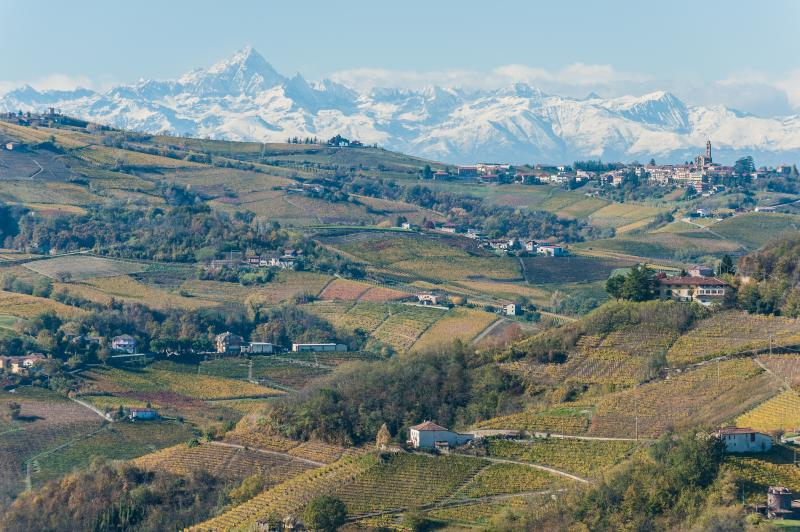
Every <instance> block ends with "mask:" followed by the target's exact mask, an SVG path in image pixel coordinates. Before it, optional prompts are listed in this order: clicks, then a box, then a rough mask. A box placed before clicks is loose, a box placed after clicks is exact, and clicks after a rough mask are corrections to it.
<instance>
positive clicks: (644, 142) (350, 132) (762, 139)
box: [0, 47, 800, 164]
mask: <svg viewBox="0 0 800 532" xmlns="http://www.w3.org/2000/svg"><path fill="white" fill-rule="evenodd" d="M47 107H56V108H58V109H60V110H61V111H62V112H64V113H67V114H70V115H73V116H78V117H81V118H85V119H89V120H92V121H96V122H99V123H103V124H108V125H111V126H114V127H119V128H127V129H132V130H137V131H143V132H149V133H158V132H169V133H172V134H180V135H184V134H185V135H191V136H195V137H209V138H214V139H227V140H255V141H260V142H267V141H272V142H282V141H285V140H286V139H287V138H288V137H295V136H297V137H301V138H303V137H318V138H320V139H327V138H329V137H332V136H334V135H336V134H341V135H343V136H345V137H348V138H353V139H359V140H361V141H362V142H364V143H368V144H373V143H377V144H379V145H380V146H382V147H385V148H388V149H392V150H397V151H402V152H405V153H409V154H413V155H418V156H422V157H427V158H430V159H435V160H440V161H445V162H450V163H467V162H476V161H485V162H489V161H491V162H511V163H523V162H528V163H530V162H571V161H573V160H576V159H587V158H594V159H596V158H601V159H603V160H605V161H611V160H621V161H632V160H637V159H638V160H640V161H647V160H650V158H651V157H652V158H655V159H656V160H657V162H681V161H684V160H688V159H690V158H692V157H693V156H694V155H695V154H696V153H700V151H701V150H702V149H703V148H704V146H705V142H706V140H707V139H710V140H711V142H712V144H713V146H714V155H715V159H716V160H719V161H720V162H725V163H731V162H732V161H733V160H734V159H735V158H736V157H739V156H742V155H752V156H753V157H754V158H755V159H756V163H758V164H761V163H764V164H778V163H783V162H794V161H797V159H798V155H800V115H793V116H785V117H758V116H754V115H752V114H748V113H743V112H740V111H737V110H734V109H730V108H726V107H724V106H706V107H701V106H693V105H687V104H685V103H684V102H682V101H681V100H680V99H678V98H677V97H676V96H674V95H673V94H671V93H669V92H664V91H657V92H652V93H649V94H645V95H641V96H623V97H616V98H601V97H599V96H597V95H596V94H590V95H588V96H587V97H585V98H582V99H581V98H571V97H565V96H558V95H554V94H545V93H543V92H542V91H540V90H538V89H537V88H535V87H532V86H530V85H527V84H522V83H517V84H513V85H511V86H507V87H503V88H500V89H497V90H480V91H478V90H475V91H471V90H465V89H458V88H452V87H438V86H437V87H428V88H423V89H418V90H412V89H404V88H374V89H370V90H368V91H358V90H356V89H353V88H350V87H347V86H345V85H342V84H340V83H337V82H334V81H331V80H328V79H326V80H322V81H319V82H308V81H306V80H305V79H304V78H303V77H302V76H301V75H300V74H297V75H295V76H294V77H291V78H290V77H286V76H283V75H282V74H280V73H279V72H277V71H276V70H275V69H274V68H273V67H272V66H271V65H270V64H269V63H268V62H267V61H266V60H265V59H264V58H263V57H262V56H261V55H260V54H259V53H258V52H257V51H256V50H254V49H253V48H251V47H247V48H245V49H243V50H241V51H239V52H237V53H236V54H234V55H233V56H232V57H231V58H230V59H228V60H226V61H222V62H220V63H217V64H215V65H213V66H211V67H209V68H203V69H197V70H193V71H191V72H189V73H187V74H185V75H183V76H182V77H180V78H178V79H176V80H167V81H158V80H142V81H139V82H137V83H134V84H128V85H120V86H116V87H113V88H112V89H110V90H107V91H104V92H97V91H92V90H89V89H84V88H78V89H75V90H72V91H37V90H35V89H33V88H32V87H30V86H28V85H26V86H24V87H22V88H19V89H16V90H12V91H10V92H7V93H6V94H4V95H3V96H2V97H0V111H18V110H22V111H41V110H43V109H45V108H47Z"/></svg>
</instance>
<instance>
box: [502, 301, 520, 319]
mask: <svg viewBox="0 0 800 532" xmlns="http://www.w3.org/2000/svg"><path fill="white" fill-rule="evenodd" d="M503 312H505V313H506V316H519V315H521V314H522V307H521V306H519V305H517V304H516V303H509V304H508V305H506V306H505V307H503Z"/></svg>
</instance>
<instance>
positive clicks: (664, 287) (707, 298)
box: [657, 276, 730, 306]
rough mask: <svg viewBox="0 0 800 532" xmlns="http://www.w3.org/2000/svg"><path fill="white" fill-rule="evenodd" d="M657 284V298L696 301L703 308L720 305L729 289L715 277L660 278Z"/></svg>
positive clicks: (726, 284)
mask: <svg viewBox="0 0 800 532" xmlns="http://www.w3.org/2000/svg"><path fill="white" fill-rule="evenodd" d="M657 282H658V295H659V298H661V299H674V300H675V301H697V302H698V303H700V304H701V305H705V306H709V305H714V304H718V303H722V301H723V300H724V299H725V293H726V292H727V291H728V290H729V289H730V285H728V283H726V282H725V281H723V280H721V279H717V278H716V277H692V276H678V277H661V278H658V279H657Z"/></svg>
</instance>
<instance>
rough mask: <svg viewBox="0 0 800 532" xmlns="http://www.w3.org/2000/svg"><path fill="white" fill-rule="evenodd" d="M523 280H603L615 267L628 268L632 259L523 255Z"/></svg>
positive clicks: (571, 281)
mask: <svg viewBox="0 0 800 532" xmlns="http://www.w3.org/2000/svg"><path fill="white" fill-rule="evenodd" d="M520 260H521V261H522V263H523V271H524V272H525V280H526V281H527V282H529V283H531V284H546V283H573V282H586V281H605V280H606V279H608V277H609V275H611V272H613V271H614V270H616V269H617V268H628V267H630V266H633V265H634V264H635V262H634V261H632V260H622V259H612V258H599V257H590V256H584V255H569V256H567V257H542V256H537V257H524V258H522V259H520Z"/></svg>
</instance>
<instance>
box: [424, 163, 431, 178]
mask: <svg viewBox="0 0 800 532" xmlns="http://www.w3.org/2000/svg"><path fill="white" fill-rule="evenodd" d="M422 179H433V171H432V170H431V165H429V164H426V165H425V167H424V168H423V169H422Z"/></svg>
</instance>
